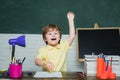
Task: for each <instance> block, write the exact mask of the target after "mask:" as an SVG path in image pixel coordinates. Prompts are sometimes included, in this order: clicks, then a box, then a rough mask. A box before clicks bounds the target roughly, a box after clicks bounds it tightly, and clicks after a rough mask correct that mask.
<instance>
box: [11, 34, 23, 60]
mask: <svg viewBox="0 0 120 80" xmlns="http://www.w3.org/2000/svg"><path fill="white" fill-rule="evenodd" d="M9 44H10V45H12V56H11V61H12V60H13V58H14V55H15V45H18V46H22V47H25V35H22V36H19V37H18V38H15V39H9Z"/></svg>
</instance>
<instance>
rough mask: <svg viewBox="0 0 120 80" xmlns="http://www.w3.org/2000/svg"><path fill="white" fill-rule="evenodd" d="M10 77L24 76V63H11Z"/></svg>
mask: <svg viewBox="0 0 120 80" xmlns="http://www.w3.org/2000/svg"><path fill="white" fill-rule="evenodd" d="M9 69H10V72H9V73H10V75H9V76H10V78H20V77H22V65H21V64H10V65H9Z"/></svg>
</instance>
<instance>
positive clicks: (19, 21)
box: [0, 0, 120, 34]
mask: <svg viewBox="0 0 120 80" xmlns="http://www.w3.org/2000/svg"><path fill="white" fill-rule="evenodd" d="M119 3H120V0H0V33H26V34H27V33H28V34H29V33H30V34H31V33H32V34H39V33H41V29H42V27H43V26H45V25H48V24H57V25H58V26H60V27H61V29H62V31H63V32H62V33H64V34H66V33H68V32H69V31H68V22H67V17H66V14H67V12H68V11H73V12H74V13H75V27H80V28H82V27H93V25H94V23H96V22H97V23H98V24H99V25H100V26H101V27H102V26H117V27H118V26H120V18H119V17H120V5H119Z"/></svg>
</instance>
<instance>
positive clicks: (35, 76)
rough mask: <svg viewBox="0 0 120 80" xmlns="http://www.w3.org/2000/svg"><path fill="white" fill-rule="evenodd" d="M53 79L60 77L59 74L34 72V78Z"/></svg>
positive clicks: (60, 74)
mask: <svg viewBox="0 0 120 80" xmlns="http://www.w3.org/2000/svg"><path fill="white" fill-rule="evenodd" d="M53 77H58V78H60V77H62V73H61V72H36V73H35V75H34V78H53Z"/></svg>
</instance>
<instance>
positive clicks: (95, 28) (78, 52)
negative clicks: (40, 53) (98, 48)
mask: <svg viewBox="0 0 120 80" xmlns="http://www.w3.org/2000/svg"><path fill="white" fill-rule="evenodd" d="M107 29H110V30H113V29H117V30H118V32H119V36H120V27H102V28H99V26H98V25H97V24H95V26H94V28H76V46H77V47H76V49H77V50H76V53H77V59H78V61H80V62H84V61H85V59H84V57H80V55H81V54H80V51H79V48H80V45H79V42H78V41H79V40H78V38H79V36H78V35H79V34H78V31H79V30H107ZM88 55H89V54H88ZM91 55H92V54H91Z"/></svg>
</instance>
